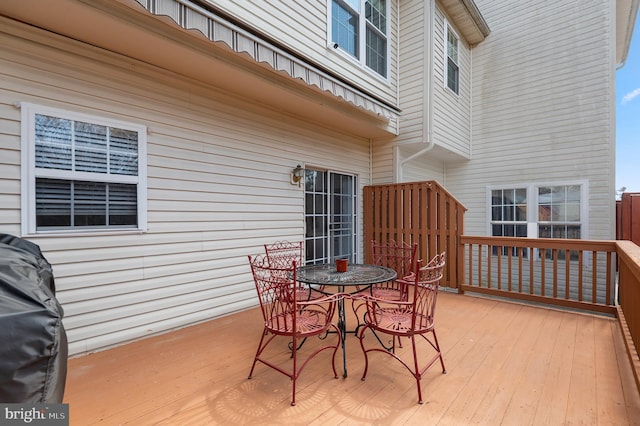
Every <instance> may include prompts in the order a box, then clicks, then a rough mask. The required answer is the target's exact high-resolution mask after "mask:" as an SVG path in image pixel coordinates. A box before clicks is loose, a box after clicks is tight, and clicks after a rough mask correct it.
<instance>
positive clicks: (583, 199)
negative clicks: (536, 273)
mask: <svg viewBox="0 0 640 426" xmlns="http://www.w3.org/2000/svg"><path fill="white" fill-rule="evenodd" d="M552 186H580V221H579V222H576V223H579V224H580V239H581V240H584V239H589V217H588V214H589V208H588V207H589V206H588V204H589V203H588V196H589V183H588V181H586V180H578V181H554V182H543V183H538V182H536V183H512V184H505V185H490V186H487V188H486V206H487V207H486V209H487V210H486V211H487V235H489V236H490V235H492V234H493V232H492V227H491V225H492V214H491V206H492V204H491V192H492V191H493V190H497V189H503V190H504V189H518V188H526V190H527V237H526V238H539V236H538V226H539V225H540V224H541V222H539V220H538V189H539V188H543V187H552ZM545 223H546V222H545ZM537 257H538V256H537V253H535V255H534V259H537Z"/></svg>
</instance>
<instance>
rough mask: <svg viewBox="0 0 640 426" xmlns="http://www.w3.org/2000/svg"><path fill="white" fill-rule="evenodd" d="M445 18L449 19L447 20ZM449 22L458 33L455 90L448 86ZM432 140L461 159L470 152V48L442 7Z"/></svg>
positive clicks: (436, 27) (436, 32)
mask: <svg viewBox="0 0 640 426" xmlns="http://www.w3.org/2000/svg"><path fill="white" fill-rule="evenodd" d="M445 22H446V23H445ZM446 25H449V26H451V27H452V28H453V30H454V31H455V32H456V34H457V35H458V37H459V49H458V61H459V67H460V88H459V93H458V94H455V93H454V92H453V91H451V90H450V89H449V88H448V87H446V84H445V82H446V74H445V69H446V63H447V52H446ZM432 48H433V67H432V70H433V73H434V76H433V140H434V142H435V143H436V145H438V146H439V147H441V148H444V149H446V150H447V151H450V152H452V153H454V154H456V155H457V156H459V157H461V158H462V159H468V158H470V155H471V146H470V139H471V71H472V69H471V49H470V48H469V46H468V45H467V43H466V42H465V40H464V38H462V36H461V34H460V32H459V31H458V30H457V29H456V26H455V24H454V23H453V22H452V21H451V20H450V19H448V18H447V16H446V15H445V14H444V12H443V11H442V9H441V8H440V7H436V8H435V16H434V21H433V47H432Z"/></svg>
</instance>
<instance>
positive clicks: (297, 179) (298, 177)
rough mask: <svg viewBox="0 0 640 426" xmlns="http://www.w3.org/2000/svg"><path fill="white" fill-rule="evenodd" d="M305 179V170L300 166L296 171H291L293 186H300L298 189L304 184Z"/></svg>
mask: <svg viewBox="0 0 640 426" xmlns="http://www.w3.org/2000/svg"><path fill="white" fill-rule="evenodd" d="M303 178H304V169H303V168H302V167H301V166H300V164H298V165H297V166H296V168H295V169H293V170H292V171H291V185H295V184H298V187H299V186H300V185H301V184H302V179H303Z"/></svg>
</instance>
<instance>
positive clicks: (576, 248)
mask: <svg viewBox="0 0 640 426" xmlns="http://www.w3.org/2000/svg"><path fill="white" fill-rule="evenodd" d="M458 253H459V254H460V256H461V257H459V258H457V259H456V260H455V261H456V262H457V264H458V265H457V268H458V270H459V271H460V273H459V278H460V282H459V286H458V290H459V291H460V292H465V291H469V292H476V293H483V294H488V295H493V296H501V297H506V298H511V299H520V300H525V301H530V302H538V303H543V304H547V305H555V306H561V307H566V308H572V309H581V310H586V311H594V312H600V313H605V314H610V315H615V316H616V317H617V318H618V320H619V322H620V326H621V329H622V332H623V334H624V339H625V343H626V346H627V352H628V356H629V360H630V361H631V364H632V367H633V374H634V378H635V381H636V386H638V389H640V358H639V357H638V348H640V247H639V246H637V245H636V244H634V243H633V242H631V241H593V240H567V239H552V238H549V239H547V238H510V237H480V236H477V237H473V236H466V235H463V236H462V237H460V247H459V248H458ZM616 275H617V276H616ZM616 278H617V279H616ZM616 284H617V285H616Z"/></svg>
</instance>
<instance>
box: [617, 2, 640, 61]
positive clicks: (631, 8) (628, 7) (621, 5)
mask: <svg viewBox="0 0 640 426" xmlns="http://www.w3.org/2000/svg"><path fill="white" fill-rule="evenodd" d="M639 3H640V0H617V1H616V64H618V66H622V65H624V63H625V62H626V60H627V54H628V53H629V46H630V45H631V36H632V35H633V28H634V27H635V22H636V17H637V15H638V4H639Z"/></svg>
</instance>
